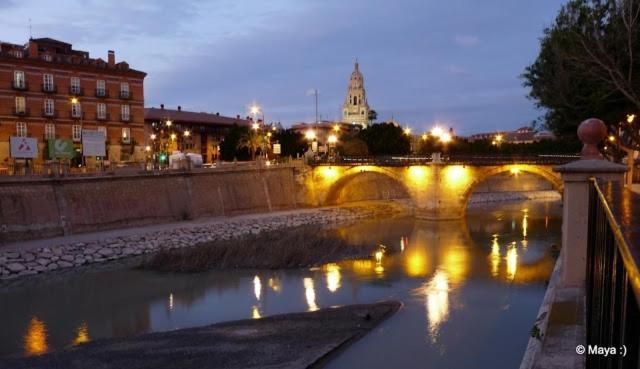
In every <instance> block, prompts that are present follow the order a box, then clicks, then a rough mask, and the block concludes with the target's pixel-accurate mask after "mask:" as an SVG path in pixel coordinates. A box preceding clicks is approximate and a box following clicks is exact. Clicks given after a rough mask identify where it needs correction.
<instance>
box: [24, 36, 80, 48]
mask: <svg viewBox="0 0 640 369" xmlns="http://www.w3.org/2000/svg"><path fill="white" fill-rule="evenodd" d="M31 41H35V42H46V43H52V44H54V43H55V44H62V45H67V46H71V44H70V43H67V42H63V41H59V40H56V39H53V38H50V37H41V38H32V39H31Z"/></svg>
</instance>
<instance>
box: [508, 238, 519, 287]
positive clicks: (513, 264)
mask: <svg viewBox="0 0 640 369" xmlns="http://www.w3.org/2000/svg"><path fill="white" fill-rule="evenodd" d="M506 260H507V279H508V280H510V281H513V280H514V279H515V278H516V271H517V270H518V248H517V247H516V245H514V244H511V246H510V247H509V249H508V250H507V257H506Z"/></svg>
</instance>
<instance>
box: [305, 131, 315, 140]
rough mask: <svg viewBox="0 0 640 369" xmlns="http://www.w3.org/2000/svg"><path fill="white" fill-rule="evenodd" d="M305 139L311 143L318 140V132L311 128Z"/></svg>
mask: <svg viewBox="0 0 640 369" xmlns="http://www.w3.org/2000/svg"><path fill="white" fill-rule="evenodd" d="M304 137H305V138H306V139H307V140H309V141H313V140H315V139H316V132H315V131H314V130H313V129H311V128H309V129H308V130H307V132H305V134H304Z"/></svg>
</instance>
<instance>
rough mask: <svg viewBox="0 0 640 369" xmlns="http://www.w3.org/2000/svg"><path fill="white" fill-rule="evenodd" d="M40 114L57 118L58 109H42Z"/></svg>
mask: <svg viewBox="0 0 640 369" xmlns="http://www.w3.org/2000/svg"><path fill="white" fill-rule="evenodd" d="M42 116H43V117H45V118H57V117H58V116H59V114H58V110H48V109H42Z"/></svg>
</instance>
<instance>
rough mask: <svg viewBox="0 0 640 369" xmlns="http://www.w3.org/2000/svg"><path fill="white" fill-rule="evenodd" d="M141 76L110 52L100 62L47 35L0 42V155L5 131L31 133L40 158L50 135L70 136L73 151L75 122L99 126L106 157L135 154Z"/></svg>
mask: <svg viewBox="0 0 640 369" xmlns="http://www.w3.org/2000/svg"><path fill="white" fill-rule="evenodd" d="M145 76H146V73H144V72H141V71H138V70H134V69H131V68H130V67H129V64H127V63H126V62H124V61H121V62H119V63H116V57H115V53H114V52H113V51H109V52H108V55H107V60H106V61H104V60H102V59H100V58H97V59H92V58H90V57H89V53H88V52H86V51H79V50H74V49H73V48H72V45H71V44H68V43H66V42H62V41H58V40H54V39H51V38H36V39H30V40H29V42H28V43H26V44H25V45H17V44H11V43H6V42H0V162H2V161H8V158H9V157H10V147H9V138H10V137H11V136H23V137H32V138H36V139H37V142H38V155H39V156H38V158H36V159H35V160H36V161H43V160H47V159H48V155H47V150H46V142H47V141H48V140H50V139H56V138H66V139H72V140H73V142H74V145H75V148H76V149H77V150H79V149H80V146H81V143H80V141H81V132H82V129H91V130H100V131H104V132H105V133H106V137H107V147H106V152H107V158H106V159H109V160H111V161H125V160H142V159H143V158H144V151H143V146H141V143H142V142H144V118H143V114H144V112H143V108H144V86H143V85H144V78H145Z"/></svg>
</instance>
